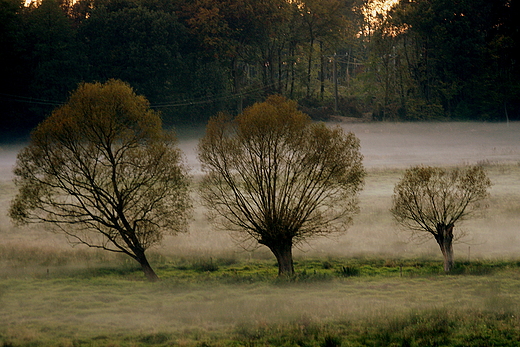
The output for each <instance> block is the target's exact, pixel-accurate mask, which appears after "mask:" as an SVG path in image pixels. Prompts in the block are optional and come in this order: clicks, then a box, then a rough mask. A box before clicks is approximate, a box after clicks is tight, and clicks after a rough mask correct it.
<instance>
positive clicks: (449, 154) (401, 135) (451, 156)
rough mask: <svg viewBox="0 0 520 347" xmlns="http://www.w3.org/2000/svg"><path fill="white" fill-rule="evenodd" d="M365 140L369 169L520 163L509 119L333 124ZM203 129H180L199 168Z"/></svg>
mask: <svg viewBox="0 0 520 347" xmlns="http://www.w3.org/2000/svg"><path fill="white" fill-rule="evenodd" d="M331 125H339V126H341V127H342V128H343V129H344V130H345V131H346V132H348V131H351V132H353V133H354V134H356V136H357V137H358V138H359V139H360V141H361V152H362V153H363V155H364V157H365V158H364V165H365V167H367V168H378V167H381V168H383V167H384V168H389V167H390V168H391V167H398V168H403V167H408V166H410V165H416V164H424V165H458V164H465V163H469V164H474V163H477V162H482V161H493V162H494V161H499V162H505V161H520V122H512V123H509V124H506V123H466V122H461V123H451V122H450V123H386V122H381V123H331ZM203 133H204V129H203V128H202V127H197V128H196V127H191V128H182V129H178V130H177V134H178V137H179V139H180V147H181V148H182V150H183V151H184V153H186V155H187V158H188V163H189V164H190V166H191V167H192V168H193V170H194V172H199V171H200V165H199V164H198V161H197V156H196V146H197V141H198V138H199V137H200V136H203Z"/></svg>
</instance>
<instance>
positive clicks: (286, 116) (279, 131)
mask: <svg viewBox="0 0 520 347" xmlns="http://www.w3.org/2000/svg"><path fill="white" fill-rule="evenodd" d="M359 148H360V147H359V140H358V139H357V138H356V137H355V136H354V134H352V133H349V134H346V135H345V134H344V133H343V131H342V129H341V128H339V127H336V128H334V129H330V128H327V127H326V126H325V125H324V124H323V123H312V122H311V120H310V118H309V117H308V116H307V115H305V114H303V113H302V112H300V111H298V110H297V105H296V103H295V102H294V101H290V100H286V99H285V98H283V97H281V96H271V97H269V98H268V99H267V100H266V101H265V102H263V103H256V104H254V105H253V106H251V107H248V108H247V109H245V110H244V112H243V113H242V114H240V115H239V116H237V117H236V118H235V119H234V120H231V119H230V118H228V117H227V116H225V115H220V116H218V117H214V118H212V119H211V120H210V121H209V122H208V125H207V128H206V134H205V136H204V137H203V138H202V139H201V140H200V143H199V148H198V151H199V159H200V161H201V163H202V165H203V170H204V172H205V173H206V175H205V177H204V179H203V182H202V184H201V196H202V198H203V201H204V202H205V204H206V206H207V207H208V208H209V209H210V211H212V212H213V215H214V217H216V218H217V221H219V222H220V225H221V226H223V227H224V228H228V229H229V230H232V231H239V232H241V234H242V235H243V236H245V238H246V239H252V240H254V241H257V242H258V243H259V244H261V245H265V246H267V247H268V248H269V249H270V250H271V252H272V253H273V254H274V255H275V257H276V259H277V261H278V273H279V275H292V274H294V266H293V259H292V247H293V246H294V245H296V244H298V243H300V242H302V241H304V240H306V239H308V238H310V237H312V236H316V235H322V234H327V233H330V232H333V231H342V230H344V228H345V227H346V226H347V225H348V224H349V223H350V222H351V220H352V214H353V213H354V212H356V211H357V193H358V192H359V190H360V189H361V187H362V184H363V180H364V175H365V171H364V168H363V166H362V156H361V154H360V151H359Z"/></svg>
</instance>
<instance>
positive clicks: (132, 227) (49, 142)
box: [10, 80, 190, 280]
mask: <svg viewBox="0 0 520 347" xmlns="http://www.w3.org/2000/svg"><path fill="white" fill-rule="evenodd" d="M14 173H15V175H16V178H15V184H16V186H17V188H18V194H17V195H16V197H15V198H14V200H13V201H12V203H11V208H10V216H11V218H12V219H13V220H15V221H17V222H20V223H33V222H43V223H46V224H47V225H50V226H51V227H52V228H53V229H55V230H59V231H61V232H63V233H65V234H66V235H67V236H68V238H69V240H70V241H71V242H73V243H81V244H85V245H87V246H89V247H96V248H101V249H105V250H108V251H112V252H118V253H124V254H126V255H128V256H130V257H132V258H133V259H135V260H136V261H137V262H138V263H139V264H140V265H141V267H142V268H143V271H144V273H145V275H146V276H147V278H148V279H150V280H155V279H156V278H157V275H156V274H155V272H154V271H153V269H152V268H151V266H150V264H149V263H148V260H147V258H146V256H145V251H146V250H147V249H148V248H150V247H151V246H153V245H156V244H157V243H159V242H160V241H161V239H162V236H163V234H164V233H172V234H175V233H177V232H182V231H185V230H186V228H187V218H188V214H187V211H188V210H189V208H190V202H189V196H188V179H187V173H186V169H185V167H184V166H183V163H182V157H181V153H180V151H179V149H177V148H176V147H175V137H174V136H173V134H172V133H169V132H165V131H164V130H163V129H162V126H161V119H160V117H159V115H158V114H157V113H156V112H154V111H152V110H150V108H149V103H148V101H147V100H146V99H145V98H144V97H142V96H138V95H136V94H135V93H134V91H133V90H132V88H130V87H129V86H128V84H126V83H123V82H121V81H117V80H109V81H108V82H106V83H105V84H100V83H92V84H89V83H86V84H82V85H80V86H79V87H78V89H77V90H76V91H75V92H74V93H73V94H72V95H71V96H70V99H69V100H68V102H67V103H66V104H65V105H63V106H61V107H59V108H57V109H56V110H55V111H54V112H53V113H52V115H51V116H50V117H49V118H47V119H46V120H45V121H44V122H42V123H41V124H40V125H38V127H37V128H36V129H35V130H34V132H33V133H32V135H31V140H30V143H29V145H28V146H27V147H25V148H24V149H23V150H22V151H21V152H20V153H19V155H18V160H17V163H16V167H15V170H14Z"/></svg>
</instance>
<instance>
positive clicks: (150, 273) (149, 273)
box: [136, 251, 159, 282]
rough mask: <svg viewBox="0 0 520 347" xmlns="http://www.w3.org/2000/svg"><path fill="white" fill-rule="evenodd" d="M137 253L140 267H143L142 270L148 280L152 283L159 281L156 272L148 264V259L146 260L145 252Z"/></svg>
mask: <svg viewBox="0 0 520 347" xmlns="http://www.w3.org/2000/svg"><path fill="white" fill-rule="evenodd" d="M136 253H139V254H136V260H137V261H138V262H139V265H141V268H142V269H143V272H144V275H145V276H146V279H147V280H148V281H150V282H155V281H158V280H159V276H157V274H156V273H155V271H154V270H153V269H152V267H151V266H150V263H148V259H147V258H146V255H145V254H144V251H143V252H136Z"/></svg>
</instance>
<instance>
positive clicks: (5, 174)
mask: <svg viewBox="0 0 520 347" xmlns="http://www.w3.org/2000/svg"><path fill="white" fill-rule="evenodd" d="M331 125H339V126H341V127H342V128H343V129H345V131H352V132H354V133H355V134H356V135H357V136H358V137H359V139H360V141H361V151H362V153H363V155H364V165H365V167H366V168H367V169H368V170H369V172H368V176H367V178H366V184H365V188H364V190H363V192H362V193H361V197H360V198H361V199H360V208H361V211H360V214H359V215H357V216H356V217H355V218H354V224H353V225H352V227H351V228H350V229H349V230H348V232H347V233H345V234H343V235H339V236H333V237H330V238H320V239H315V240H311V241H310V242H309V243H308V244H306V245H303V246H302V248H301V249H300V250H299V251H297V252H296V256H302V255H305V256H317V257H327V256H346V257H348V256H352V255H361V254H371V255H374V254H379V255H384V256H392V257H401V256H421V255H428V256H430V255H434V256H439V257H440V252H439V250H438V248H437V246H436V245H435V243H434V242H433V241H431V240H430V241H428V242H425V243H420V244H417V243H410V242H408V241H409V233H407V232H404V231H400V230H399V228H398V227H397V226H396V225H395V223H394V222H393V221H392V218H391V216H390V214H389V212H388V209H389V208H390V202H391V195H392V192H393V187H394V185H395V183H396V182H397V180H398V179H399V177H400V172H399V171H398V170H386V171H383V170H381V169H402V168H406V167H409V166H410V165H416V164H425V165H444V166H446V165H449V166H451V165H461V164H468V163H469V164H475V163H484V164H496V163H504V164H509V166H508V168H507V169H504V168H502V169H498V168H497V167H496V166H489V168H490V169H489V170H491V171H493V170H494V171H493V172H490V175H491V174H492V173H493V174H495V176H494V177H495V178H494V182H493V183H494V187H493V188H492V192H491V193H492V197H491V200H490V203H489V205H490V209H489V211H488V213H487V214H486V215H485V216H484V217H483V218H481V219H475V220H470V221H467V222H465V223H464V224H463V225H462V226H461V227H462V230H464V231H466V232H467V233H468V234H469V237H467V238H465V239H464V241H465V242H466V243H460V244H458V245H456V247H455V255H456V257H457V258H459V259H460V258H464V259H466V258H467V257H470V256H472V257H479V256H481V257H510V256H514V257H517V256H520V236H517V235H520V233H519V232H518V231H519V230H518V229H519V225H520V220H519V219H520V122H511V123H509V124H506V123H353V124H351V123H334V124H331ZM203 133H204V129H203V127H183V128H178V129H177V134H178V138H179V146H180V148H181V149H182V150H183V151H184V153H185V154H186V158H187V162H188V164H189V166H190V167H191V169H192V173H193V175H195V176H196V175H197V174H199V173H200V165H199V163H198V161H197V156H196V146H197V142H198V139H199V138H200V137H201V136H202V135H203ZM21 146H22V145H19V144H18V145H1V144H0V194H1V195H3V196H0V209H1V210H0V215H1V216H0V222H1V223H0V234H2V236H3V238H4V241H5V240H7V241H9V240H10V241H11V242H24V243H25V242H27V241H28V240H27V236H28V235H29V234H31V235H34V236H36V234H38V233H39V230H40V229H41V228H40V229H35V228H36V227H33V229H32V231H31V232H29V231H27V232H26V233H20V232H17V233H11V232H8V231H9V230H12V228H14V227H13V226H11V225H10V222H9V220H8V219H7V218H6V217H5V214H6V213H5V212H6V210H7V205H8V201H9V200H10V196H12V194H14V189H13V188H12V185H11V184H10V183H9V181H10V180H11V179H12V177H13V175H12V172H11V170H12V167H13V165H14V163H15V159H16V153H17V151H18V150H19V149H20V148H21ZM511 164H513V165H511ZM492 179H493V177H492ZM456 227H457V226H456ZM36 230H38V232H37V231H36ZM23 235H26V236H23ZM52 237H53V238H54V237H58V236H52ZM37 239H39V240H40V241H41V238H40V237H37ZM46 240H48V238H46ZM40 241H38V240H34V244H35V245H36V244H37V242H40ZM53 244H55V243H53ZM67 247H68V246H67ZM158 250H159V252H164V253H165V254H172V255H182V256H189V255H190V254H196V255H197V256H199V257H209V256H219V255H222V254H228V255H229V254H230V253H232V254H236V253H237V252H238V254H240V255H241V256H251V254H250V253H246V252H244V251H243V249H242V248H240V247H239V246H238V245H237V244H236V243H235V242H234V241H233V240H232V238H231V237H230V235H228V234H227V233H225V232H222V231H218V230H215V229H214V228H213V227H212V225H210V224H209V222H208V221H207V220H206V218H205V215H204V210H203V209H202V208H201V207H197V208H196V210H195V216H194V221H193V222H192V225H191V231H190V233H189V234H186V235H179V236H175V237H168V238H167V239H166V240H165V242H164V243H163V245H162V246H161V247H159V249H158ZM262 252H264V253H265V250H262V249H259V250H257V251H255V253H254V254H253V255H255V254H262ZM264 256H270V255H269V254H268V252H267V253H266V254H264Z"/></svg>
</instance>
